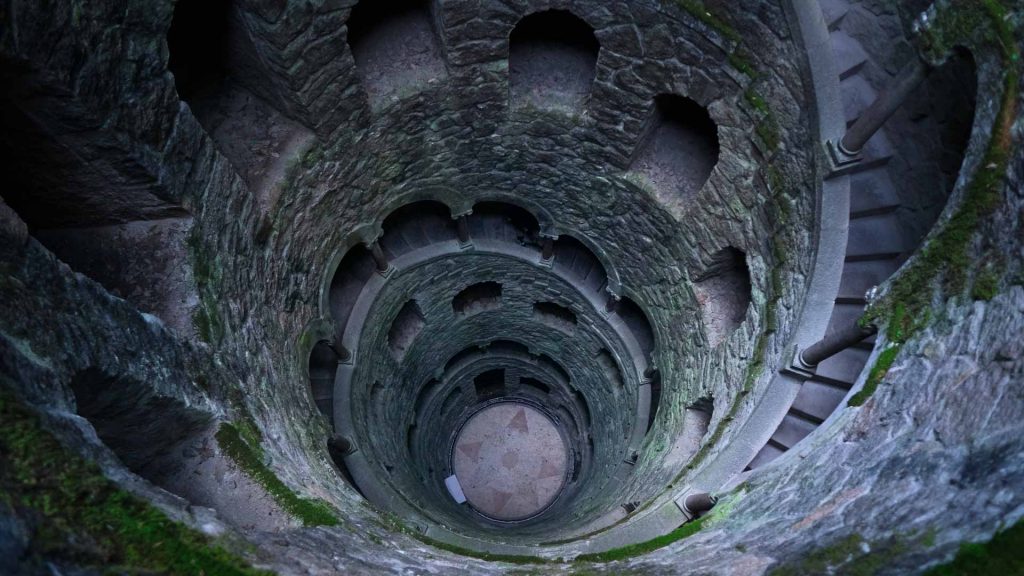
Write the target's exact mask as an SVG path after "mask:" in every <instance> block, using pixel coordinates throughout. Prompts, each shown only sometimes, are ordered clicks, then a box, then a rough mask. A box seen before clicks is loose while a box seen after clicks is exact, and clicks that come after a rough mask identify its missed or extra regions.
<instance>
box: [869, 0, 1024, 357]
mask: <svg viewBox="0 0 1024 576" xmlns="http://www.w3.org/2000/svg"><path fill="white" fill-rule="evenodd" d="M978 35H980V36H981V40H982V41H983V42H987V43H989V44H991V45H992V46H994V47H995V49H996V50H997V51H998V52H999V53H1000V54H1001V55H1002V59H1003V65H1004V67H1005V72H1006V73H1005V79H1004V89H1003V95H1002V100H1001V102H1000V109H999V113H998V115H997V116H996V120H995V123H994V125H993V127H992V131H991V137H990V140H989V143H988V146H987V147H986V150H985V154H984V156H983V158H982V160H981V163H980V165H979V168H978V169H977V171H976V172H975V173H974V174H973V175H972V178H971V180H970V182H969V183H968V184H967V187H966V190H965V191H964V196H963V200H962V202H961V204H960V206H959V208H958V209H957V210H956V212H955V213H954V214H953V216H952V217H951V218H950V219H949V220H948V221H947V222H945V223H944V225H943V226H942V228H941V229H940V230H939V231H938V232H937V233H936V234H934V235H933V236H932V237H931V239H930V240H929V242H928V244H927V245H926V246H925V247H924V248H922V249H921V251H920V252H919V254H918V255H917V257H916V258H915V259H914V260H913V261H912V262H911V263H910V265H909V266H908V267H907V268H906V269H905V270H904V271H903V272H902V273H901V274H900V275H899V276H898V277H897V278H895V279H894V280H893V281H892V284H891V286H890V287H889V290H888V292H887V293H886V294H885V296H884V297H883V298H882V299H881V300H880V301H878V302H876V303H874V304H872V305H871V306H870V308H869V309H868V312H867V316H866V321H869V322H875V323H878V324H885V325H887V326H890V329H891V326H892V325H894V324H897V323H898V324H901V326H900V329H901V330H903V331H904V334H905V337H909V336H910V335H912V334H913V333H914V332H916V331H917V330H919V329H920V328H921V327H923V326H924V325H925V324H926V323H927V321H928V320H929V319H930V314H929V310H930V309H931V305H932V302H933V297H934V296H935V290H936V288H939V289H940V292H943V293H945V294H948V295H956V294H960V293H962V292H963V291H964V288H965V287H966V281H967V278H968V277H969V275H970V270H971V268H972V264H973V263H974V262H977V261H984V260H985V258H984V255H983V257H982V258H980V259H979V258H976V257H975V255H974V254H972V253H971V245H972V243H973V241H974V237H975V233H976V231H977V230H978V228H979V226H980V225H981V223H982V221H983V220H984V219H985V218H986V217H987V216H989V215H990V214H991V213H992V212H994V211H995V209H996V208H997V207H998V206H999V205H1000V203H1001V202H1002V193H1001V188H1002V185H1003V177H1004V175H1005V174H1006V170H1007V166H1008V162H1009V156H1010V148H1011V128H1012V124H1013V121H1014V118H1015V117H1016V107H1017V83H1018V78H1019V73H1020V70H1019V61H1020V52H1019V48H1018V47H1017V44H1016V41H1015V39H1014V35H1013V31H1012V29H1011V28H1010V24H1009V22H1008V20H1007V19H1006V10H1005V8H1004V7H1003V6H1002V4H1001V3H1000V2H999V1H998V0H980V1H967V0H960V1H958V2H953V3H952V4H951V5H950V7H949V9H947V10H945V11H943V12H942V13H941V14H939V15H938V16H937V17H936V18H935V19H934V20H933V22H932V24H931V25H930V26H929V27H928V29H927V30H925V31H924V33H923V35H922V38H923V42H924V43H925V45H926V50H927V51H929V52H930V53H931V54H932V55H933V56H940V55H943V54H945V53H947V52H948V51H949V50H950V49H951V47H952V46H954V45H957V44H960V43H968V42H969V41H970V40H971V39H972V38H976V37H977V36H978ZM982 280H983V282H982V285H981V286H980V291H977V290H976V291H975V292H976V293H978V294H979V295H982V296H985V295H994V291H995V289H996V288H997V279H993V278H982ZM989 297H991V296H989ZM897 313H899V314H900V317H899V318H897V317H896V315H897ZM890 339H892V340H894V341H895V339H893V338H890Z"/></svg>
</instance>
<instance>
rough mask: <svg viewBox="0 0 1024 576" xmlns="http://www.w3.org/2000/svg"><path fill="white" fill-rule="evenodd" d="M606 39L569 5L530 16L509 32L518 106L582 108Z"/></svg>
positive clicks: (511, 86)
mask: <svg viewBox="0 0 1024 576" xmlns="http://www.w3.org/2000/svg"><path fill="white" fill-rule="evenodd" d="M600 50H601V45H600V43H599V42H598V40H597V37H596V36H595V35H594V29H593V28H592V27H591V26H590V25H589V24H587V23H586V22H585V21H583V20H582V19H580V18H579V17H578V16H576V15H575V14H573V13H572V12H569V11H567V10H546V11H543V12H535V13H533V14H530V15H529V16H526V17H525V18H523V19H522V20H520V21H519V22H518V23H516V25H515V28H513V29H512V32H511V34H509V58H508V59H509V64H508V69H509V94H510V98H511V102H512V106H513V107H526V106H529V107H535V108H544V109H554V110H561V111H565V112H569V113H578V112H581V111H582V110H583V109H584V108H585V107H586V102H587V99H588V98H589V97H590V92H591V89H592V85H593V82H594V76H595V74H596V71H597V58H598V54H599V52H600Z"/></svg>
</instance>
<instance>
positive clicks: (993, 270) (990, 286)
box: [971, 265, 1003, 300]
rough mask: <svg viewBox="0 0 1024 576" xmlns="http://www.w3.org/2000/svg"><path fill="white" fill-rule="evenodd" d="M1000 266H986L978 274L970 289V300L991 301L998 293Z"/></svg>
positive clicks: (1000, 275) (1000, 274)
mask: <svg viewBox="0 0 1024 576" xmlns="http://www.w3.org/2000/svg"><path fill="white" fill-rule="evenodd" d="M1001 268H1002V267H1001V266H995V265H992V266H988V267H987V268H985V269H984V270H982V271H980V272H978V275H977V276H976V277H975V278H974V286H973V287H972V288H971V298H974V299H975V300H991V299H993V298H995V297H996V294H998V293H999V280H1000V278H1001V277H1002V275H1003V274H1002V269H1001Z"/></svg>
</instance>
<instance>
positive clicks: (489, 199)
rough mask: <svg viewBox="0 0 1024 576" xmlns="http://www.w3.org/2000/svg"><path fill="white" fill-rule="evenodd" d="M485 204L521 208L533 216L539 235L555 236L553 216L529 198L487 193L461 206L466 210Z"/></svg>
mask: <svg viewBox="0 0 1024 576" xmlns="http://www.w3.org/2000/svg"><path fill="white" fill-rule="evenodd" d="M485 203H488V204H509V205H511V206H515V207H517V208H522V209H524V210H526V211H528V212H529V213H530V214H531V215H532V216H533V218H534V220H536V221H537V225H538V226H539V228H540V233H541V234H546V235H554V234H555V229H556V228H557V226H556V225H555V218H554V216H552V215H551V212H549V211H548V210H547V209H546V208H544V207H543V206H541V205H540V204H538V203H537V202H534V201H533V200H530V199H529V198H524V197H521V196H516V195H514V194H505V193H501V192H488V193H485V194H483V195H480V196H478V197H476V198H474V199H473V200H472V201H471V203H470V204H468V205H465V204H463V205H465V206H466V208H467V209H471V208H472V207H473V206H476V205H478V204H485Z"/></svg>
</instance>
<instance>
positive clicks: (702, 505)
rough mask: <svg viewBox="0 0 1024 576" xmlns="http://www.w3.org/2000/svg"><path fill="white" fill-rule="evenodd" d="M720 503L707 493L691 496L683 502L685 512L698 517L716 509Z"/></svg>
mask: <svg viewBox="0 0 1024 576" xmlns="http://www.w3.org/2000/svg"><path fill="white" fill-rule="evenodd" d="M717 503H718V498H715V497H714V496H712V495H711V494H708V493H707V492H697V493H695V494H690V495H689V496H687V497H686V499H684V500H683V511H684V512H687V513H689V514H690V516H696V515H698V514H701V513H703V512H707V511H708V510H711V509H712V508H714V507H715V504H717Z"/></svg>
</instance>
